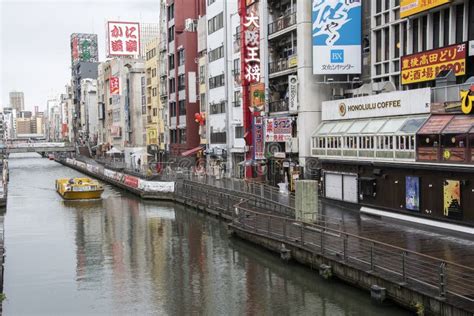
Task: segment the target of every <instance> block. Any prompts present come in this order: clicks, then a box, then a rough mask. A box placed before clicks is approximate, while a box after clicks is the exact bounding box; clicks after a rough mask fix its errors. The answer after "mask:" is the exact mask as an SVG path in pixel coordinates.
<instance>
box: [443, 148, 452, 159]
mask: <svg viewBox="0 0 474 316" xmlns="http://www.w3.org/2000/svg"><path fill="white" fill-rule="evenodd" d="M443 157H444V160H449V158H451V152H450V151H449V150H447V149H445V150H444V152H443Z"/></svg>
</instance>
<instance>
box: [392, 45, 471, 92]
mask: <svg viewBox="0 0 474 316" xmlns="http://www.w3.org/2000/svg"><path fill="white" fill-rule="evenodd" d="M466 51H467V45H466V44H458V45H452V46H447V47H443V48H439V49H433V50H430V51H425V52H422V53H416V54H412V55H407V56H402V65H401V67H402V69H401V76H402V84H411V83H417V82H424V81H431V80H435V79H436V76H437V75H438V74H439V73H440V72H441V71H443V70H448V69H453V71H454V74H455V75H456V76H462V75H464V74H465V73H466Z"/></svg>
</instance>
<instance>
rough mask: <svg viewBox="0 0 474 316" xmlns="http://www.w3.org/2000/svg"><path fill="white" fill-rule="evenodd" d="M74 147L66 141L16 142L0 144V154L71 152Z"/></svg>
mask: <svg viewBox="0 0 474 316" xmlns="http://www.w3.org/2000/svg"><path fill="white" fill-rule="evenodd" d="M73 151H75V148H74V146H73V145H71V144H67V143H16V144H6V145H4V144H0V154H14V153H39V154H46V153H54V152H73Z"/></svg>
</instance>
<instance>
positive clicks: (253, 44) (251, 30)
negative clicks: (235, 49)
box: [241, 5, 261, 85]
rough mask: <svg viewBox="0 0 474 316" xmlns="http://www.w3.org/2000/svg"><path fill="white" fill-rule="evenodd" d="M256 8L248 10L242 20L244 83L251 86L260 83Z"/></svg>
mask: <svg viewBox="0 0 474 316" xmlns="http://www.w3.org/2000/svg"><path fill="white" fill-rule="evenodd" d="M257 8H258V7H257V6H256V5H254V6H252V8H250V9H249V10H248V11H249V12H247V14H246V16H245V18H244V23H243V27H244V28H243V30H244V38H243V40H244V47H243V49H242V50H241V52H242V53H241V54H242V55H243V56H242V57H243V59H242V60H243V61H244V68H243V78H242V81H243V82H244V83H246V84H247V85H248V84H252V83H258V82H260V78H261V70H260V21H259V17H258V9H257Z"/></svg>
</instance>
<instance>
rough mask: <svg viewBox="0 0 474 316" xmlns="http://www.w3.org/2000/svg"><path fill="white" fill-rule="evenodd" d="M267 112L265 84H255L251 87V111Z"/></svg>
mask: <svg viewBox="0 0 474 316" xmlns="http://www.w3.org/2000/svg"><path fill="white" fill-rule="evenodd" d="M263 110H265V84H264V83H255V84H253V85H251V86H250V111H251V112H261V111H263Z"/></svg>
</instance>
